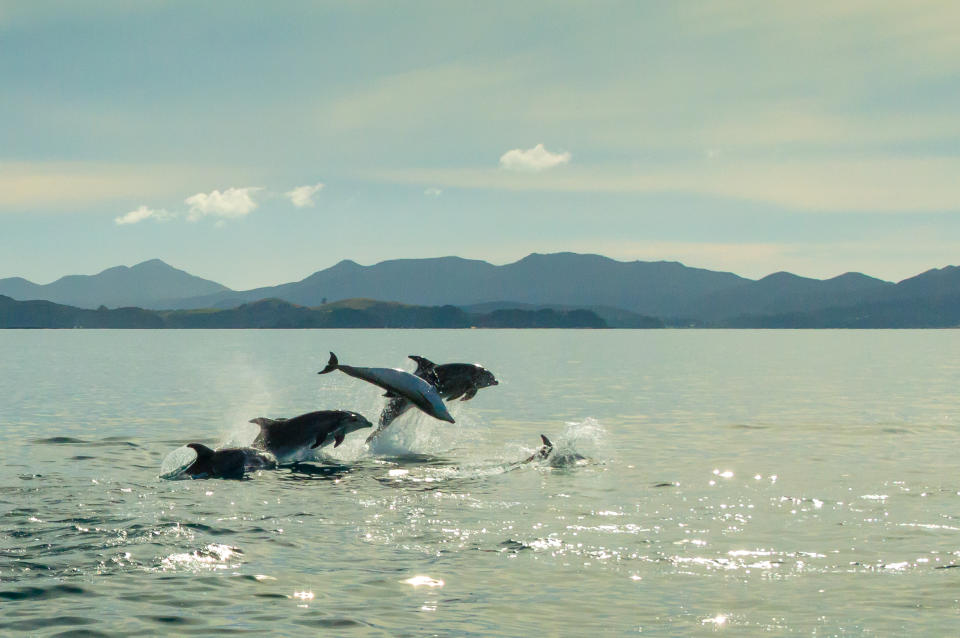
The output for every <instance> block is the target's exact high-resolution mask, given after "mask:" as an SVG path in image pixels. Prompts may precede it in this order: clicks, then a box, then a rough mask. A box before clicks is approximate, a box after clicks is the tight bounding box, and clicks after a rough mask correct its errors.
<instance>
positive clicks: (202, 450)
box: [187, 443, 213, 459]
mask: <svg viewBox="0 0 960 638" xmlns="http://www.w3.org/2000/svg"><path fill="white" fill-rule="evenodd" d="M187 447H188V448H190V449H191V450H193V451H194V452H196V453H197V458H198V459H202V458H206V457H208V456H213V450H211V449H210V448H208V447H207V446H206V445H204V444H203V443H188V444H187Z"/></svg>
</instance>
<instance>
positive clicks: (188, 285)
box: [0, 259, 229, 308]
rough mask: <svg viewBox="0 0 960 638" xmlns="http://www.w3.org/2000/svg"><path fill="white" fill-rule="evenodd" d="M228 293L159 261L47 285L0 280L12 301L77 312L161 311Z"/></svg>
mask: <svg viewBox="0 0 960 638" xmlns="http://www.w3.org/2000/svg"><path fill="white" fill-rule="evenodd" d="M226 290H229V288H227V287H226V286H222V285H220V284H218V283H216V282H213V281H209V280H207V279H202V278H200V277H196V276H194V275H191V274H189V273H187V272H184V271H183V270H179V269H177V268H174V267H172V266H169V265H167V264H166V263H164V262H162V261H160V260H159V259H151V260H149V261H145V262H142V263H139V264H137V265H136V266H132V267H129V268H128V267H127V266H115V267H113V268H108V269H106V270H104V271H102V272H100V273H98V274H96V275H67V276H66V277H61V278H60V279H58V280H56V281H54V282H53V283H49V284H43V285H39V284H35V283H32V282H30V281H27V280H26V279H23V278H22V277H12V278H9V279H0V295H6V296H8V297H12V298H13V299H19V300H24V301H25V300H35V299H40V300H44V301H52V302H54V303H58V304H64V305H68V306H76V307H78V308H96V307H98V306H109V307H122V306H138V307H141V308H157V307H162V306H163V304H164V300H170V303H174V300H176V299H181V298H183V297H192V296H198V295H210V294H214V293H217V292H222V291H226Z"/></svg>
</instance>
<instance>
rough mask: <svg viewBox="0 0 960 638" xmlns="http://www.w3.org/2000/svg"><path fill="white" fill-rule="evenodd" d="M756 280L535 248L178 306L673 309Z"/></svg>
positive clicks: (350, 272) (373, 270)
mask: <svg viewBox="0 0 960 638" xmlns="http://www.w3.org/2000/svg"><path fill="white" fill-rule="evenodd" d="M747 281H749V280H747V279H743V278H742V277H738V276H737V275H734V274H732V273H726V272H714V271H710V270H703V269H700V268H688V267H686V266H684V265H683V264H679V263H676V262H665V261H661V262H642V261H633V262H622V261H616V260H613V259H610V258H608V257H602V256H600V255H579V254H574V253H556V254H552V255H538V254H533V255H529V256H527V257H524V258H523V259H521V260H520V261H517V262H514V263H512V264H507V265H504V266H494V265H493V264H490V263H487V262H485V261H478V260H470V259H462V258H460V257H438V258H432V259H396V260H390V261H384V262H380V263H378V264H375V265H373V266H361V265H359V264H357V263H355V262H352V261H341V262H340V263H338V264H337V265H335V266H333V267H331V268H327V269H326V270H321V271H319V272H316V273H314V274H312V275H310V276H309V277H307V278H306V279H303V280H301V281H298V282H294V283H289V284H283V285H280V286H273V287H269V288H258V289H255V290H247V291H224V292H220V293H217V294H214V295H205V296H202V297H196V298H193V299H184V300H181V301H180V302H179V304H177V305H176V306H175V307H177V308H203V307H232V306H236V305H237V304H238V303H242V302H245V301H253V300H256V299H263V298H265V297H277V298H280V299H285V300H287V301H290V302H292V303H296V304H302V305H307V306H315V305H318V304H320V303H321V302H322V301H323V300H324V299H329V300H336V299H343V298H348V297H368V298H372V299H389V300H391V301H398V302H401V303H407V304H420V305H436V304H452V305H457V306H463V305H471V304H478V303H486V302H496V301H501V300H508V301H510V302H514V303H521V304H534V305H551V306H576V307H580V308H583V307H591V306H609V307H613V308H620V309H623V310H629V311H631V312H635V313H639V314H644V315H652V316H669V315H673V314H676V313H677V312H678V311H679V310H680V309H681V308H683V307H685V305H686V304H687V302H689V301H690V300H692V299H694V298H696V297H699V296H702V295H706V294H709V293H714V292H718V291H720V290H724V289H727V288H729V287H732V286H735V285H737V284H740V283H743V282H747Z"/></svg>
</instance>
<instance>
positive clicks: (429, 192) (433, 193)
mask: <svg viewBox="0 0 960 638" xmlns="http://www.w3.org/2000/svg"><path fill="white" fill-rule="evenodd" d="M423 194H424V195H426V196H427V197H432V198H434V199H436V198H438V197H440V196H441V195H443V191H442V190H440V189H439V188H435V187H433V186H431V187H430V188H428V189H426V190H424V191H423Z"/></svg>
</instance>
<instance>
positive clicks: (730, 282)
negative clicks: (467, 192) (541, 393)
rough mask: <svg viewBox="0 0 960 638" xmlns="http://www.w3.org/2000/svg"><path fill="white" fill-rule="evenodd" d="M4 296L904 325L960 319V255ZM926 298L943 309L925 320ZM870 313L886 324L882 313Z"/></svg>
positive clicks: (471, 272)
mask: <svg viewBox="0 0 960 638" xmlns="http://www.w3.org/2000/svg"><path fill="white" fill-rule="evenodd" d="M0 295H6V296H8V297H11V298H13V299H18V300H32V299H33V300H36V299H40V300H46V301H51V302H55V303H58V304H66V305H70V306H76V307H79V308H98V307H100V306H106V307H114V308H116V307H126V306H136V307H140V308H145V309H154V310H187V309H199V308H214V309H230V308H236V307H238V306H240V305H242V304H249V303H251V302H255V301H259V300H263V299H268V298H274V299H280V300H283V301H285V302H288V303H290V304H294V305H298V306H304V307H317V306H321V305H324V304H326V303H328V302H333V301H339V300H343V299H349V298H369V299H377V300H382V301H391V302H398V303H401V304H407V305H415V306H443V305H454V306H459V307H461V308H463V309H465V310H467V311H470V312H492V311H495V310H510V309H523V310H537V309H540V310H544V309H551V310H554V311H564V312H566V311H569V310H573V309H587V310H590V311H591V312H594V313H596V314H597V315H598V316H600V317H602V318H603V319H604V320H605V322H606V323H607V324H608V325H610V326H615V327H639V326H641V325H643V324H644V322H645V321H648V320H649V318H650V317H658V318H663V319H665V320H667V323H668V324H669V325H703V326H735V325H736V326H739V325H743V324H744V322H747V323H749V324H750V325H757V324H762V323H766V324H771V325H776V326H777V327H784V326H786V325H800V324H804V325H811V326H813V325H821V324H824V325H838V324H842V325H846V324H849V325H856V324H857V322H858V321H860V322H861V323H863V321H862V318H863V317H864V316H872V317H875V318H876V317H878V316H879V317H887V319H885V320H874V321H873V322H874V323H876V321H880V323H883V321H887V322H888V323H889V322H890V321H893V322H894V325H896V326H897V327H899V326H901V325H903V324H902V323H897V322H903V321H906V322H907V324H909V325H913V324H922V325H937V326H951V325H960V316H958V318H957V319H956V320H954V317H953V314H952V312H953V311H952V308H953V307H954V305H957V306H958V307H960V301H957V303H955V300H960V268H958V267H956V266H948V267H946V268H942V269H934V270H930V271H927V272H925V273H921V274H919V275H917V276H915V277H911V278H909V279H905V280H903V281H901V282H899V283H893V282H888V281H883V280H880V279H876V278H874V277H869V276H867V275H864V274H861V273H846V274H844V275H840V276H838V277H834V278H832V279H826V280H820V279H811V278H806V277H799V276H797V275H793V274H791V273H786V272H780V273H774V274H772V275H769V276H767V277H764V278H762V279H759V280H751V279H747V278H744V277H740V276H738V275H735V274H732V273H728V272H716V271H711V270H704V269H700V268H690V267H687V266H684V265H683V264H680V263H677V262H667V261H659V262H643V261H633V262H622V261H616V260H613V259H610V258H607V257H603V256H600V255H585V254H575V253H555V254H548V255H541V254H531V255H528V256H527V257H524V258H523V259H521V260H519V261H517V262H514V263H511V264H506V265H503V266H496V265H493V264H490V263H488V262H485V261H480V260H470V259H462V258H460V257H439V258H429V259H398V260H390V261H383V262H380V263H377V264H375V265H372V266H361V265H359V264H357V263H356V262H353V261H350V260H344V261H341V262H340V263H338V264H336V265H334V266H332V267H330V268H326V269H323V270H319V271H317V272H315V273H313V274H311V275H310V276H308V277H306V278H304V279H302V280H300V281H296V282H290V283H284V284H280V285H277V286H270V287H263V288H257V289H253V290H243V291H237V290H231V289H229V288H227V287H226V286H223V285H221V284H218V283H216V282H213V281H209V280H206V279H202V278H200V277H196V276H194V275H191V274H189V273H187V272H184V271H182V270H179V269H176V268H173V267H171V266H169V265H167V264H166V263H164V262H162V261H160V260H158V259H153V260H150V261H146V262H143V263H141V264H137V265H136V266H133V267H129V268H128V267H126V266H118V267H115V268H110V269H108V270H105V271H103V272H101V273H99V274H96V275H70V276H66V277H63V278H61V279H58V280H57V281H55V282H53V283H50V284H46V285H38V284H34V283H31V282H29V281H27V280H25V279H22V278H9V279H0ZM910 308H913V310H912V311H909V312H905V311H906V310H907V309H910ZM924 308H927V309H928V310H929V312H930V313H933V314H934V315H935V316H936V318H935V319H931V318H928V319H929V320H928V319H924V318H923V314H924V310H923V309H924ZM878 313H879V314H878ZM857 317H860V318H861V320H858V319H856V318H857ZM910 317H912V318H910ZM866 323H867V324H870V327H878V326H874V325H872V324H871V320H868V321H866ZM904 327H906V326H905V325H904Z"/></svg>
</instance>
